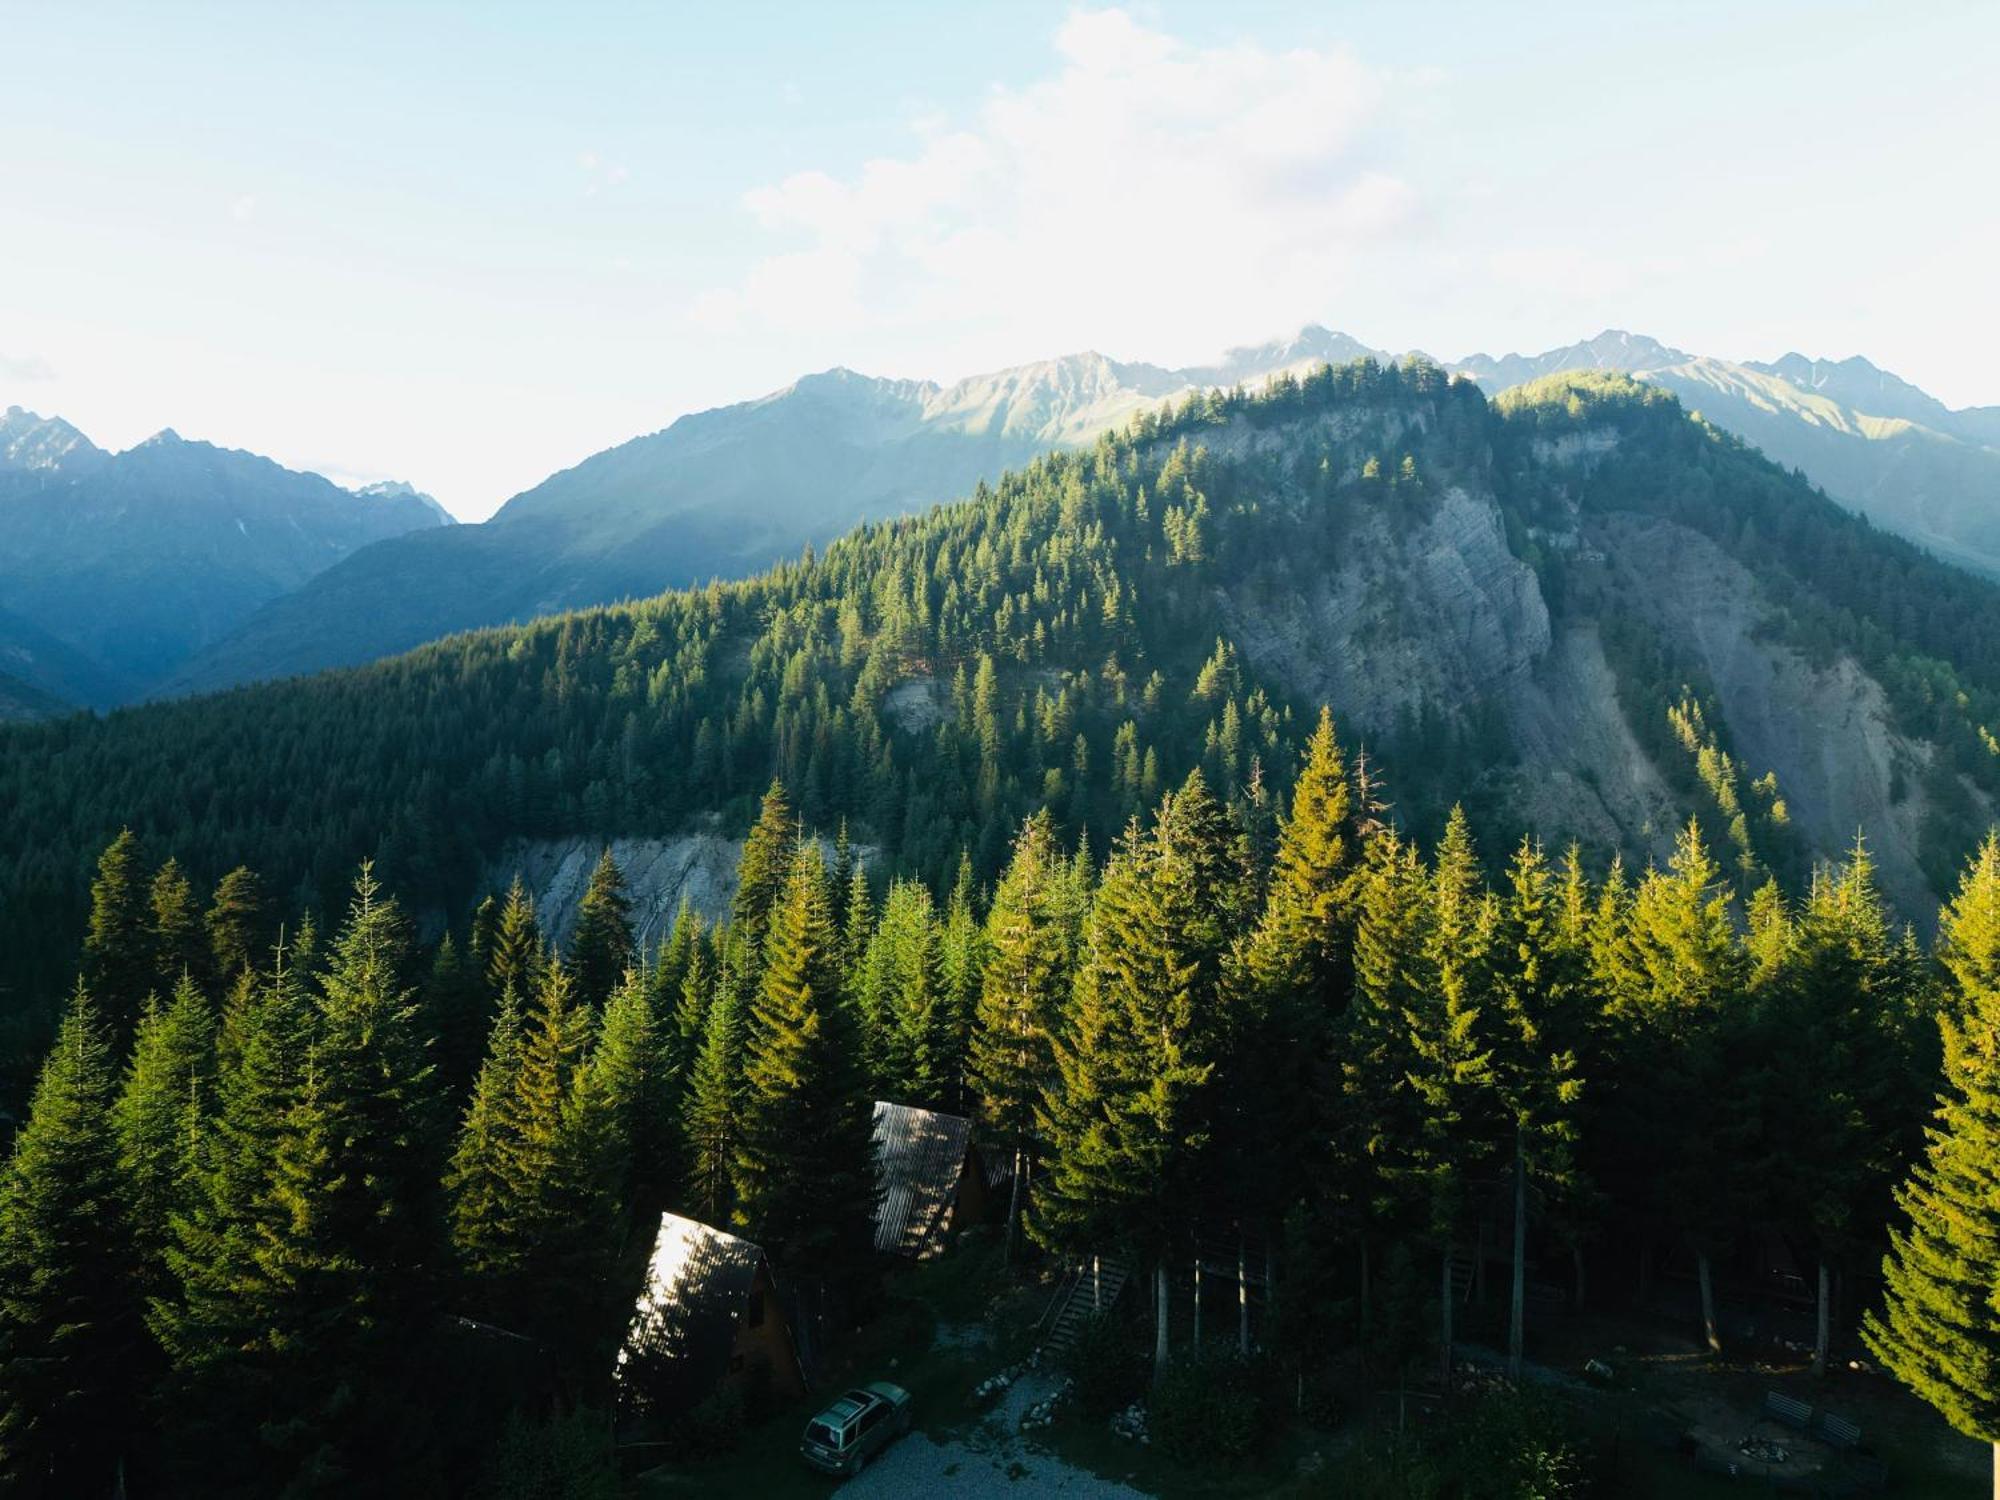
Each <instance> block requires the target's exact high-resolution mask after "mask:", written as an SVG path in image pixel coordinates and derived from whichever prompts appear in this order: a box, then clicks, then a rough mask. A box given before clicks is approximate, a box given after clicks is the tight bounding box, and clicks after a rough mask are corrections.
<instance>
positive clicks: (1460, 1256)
mask: <svg viewBox="0 0 2000 1500" xmlns="http://www.w3.org/2000/svg"><path fill="white" fill-rule="evenodd" d="M1431 1264H1432V1265H1436V1264H1437V1262H1436V1261H1432V1262H1431ZM1478 1267H1479V1262H1478V1260H1477V1259H1476V1258H1475V1257H1474V1255H1473V1252H1472V1251H1470V1250H1464V1249H1460V1248H1458V1247H1456V1246H1454V1247H1453V1249H1452V1252H1451V1295H1452V1297H1453V1298H1454V1299H1455V1300H1456V1301H1457V1302H1458V1303H1459V1304H1460V1305H1462V1306H1463V1305H1469V1304H1470V1303H1471V1301H1472V1284H1473V1282H1474V1281H1475V1280H1476V1279H1477V1277H1478Z"/></svg>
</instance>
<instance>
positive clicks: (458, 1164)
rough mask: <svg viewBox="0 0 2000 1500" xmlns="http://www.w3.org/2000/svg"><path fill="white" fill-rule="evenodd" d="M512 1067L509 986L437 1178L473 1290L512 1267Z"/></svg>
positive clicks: (514, 1026)
mask: <svg viewBox="0 0 2000 1500" xmlns="http://www.w3.org/2000/svg"><path fill="white" fill-rule="evenodd" d="M520 1071H521V1002H520V999H519V997H517V996H516V995H515V993H514V987H513V986H512V985H509V986H508V987H507V988H506V989H505V990H504V991H502V992H501V996H500V1008H499V1010H498V1012H497V1013H496V1014H495V1015H494V1017H493V1025H492V1028H491V1029H490V1031H489V1033H488V1036H487V1041H486V1056H485V1058H484V1060H483V1061H481V1063H480V1065H479V1072H478V1074H477V1076H476V1077H475V1078H474V1079H473V1084H472V1097H471V1099H470V1100H469V1102H468V1103H467V1104H466V1107H465V1115H464V1118H463V1119H462V1120H461V1121H460V1123H459V1130H458V1143H457V1145H456V1147H455V1148H454V1149H453V1151H452V1157H451V1166H450V1169H449V1170H448V1171H447V1173H446V1174H445V1181H444V1188H445V1195H446V1198H447V1199H448V1201H449V1205H450V1215H451V1241H452V1249H453V1251H454V1252H455V1254H456V1256H457V1258H458V1261H459V1264H460V1266H461V1267H462V1268H464V1270H465V1271H466V1272H467V1274H468V1275H469V1276H470V1277H471V1278H472V1280H473V1281H474V1284H475V1287H477V1285H478V1283H479V1282H480V1281H481V1280H483V1279H485V1278H488V1277H491V1276H493V1275H494V1274H495V1273H496V1271H498V1270H499V1269H500V1268H502V1267H503V1266H504V1267H506V1268H508V1269H511V1268H512V1261H511V1259H510V1256H511V1254H512V1251H513V1247H514V1238H515V1236H514V1225H513V1223H512V1215H513V1208H514V1205H513V1201H512V1196H511V1192H510V1187H511V1183H512V1177H511V1172H510V1169H511V1167H512V1164H513V1160H514V1154H515V1141H516V1136H517V1131H518V1122H517V1120H516V1116H515V1093H516V1086H517V1082H518V1079H519V1077H520ZM475 1295H477V1292H476V1291H475Z"/></svg>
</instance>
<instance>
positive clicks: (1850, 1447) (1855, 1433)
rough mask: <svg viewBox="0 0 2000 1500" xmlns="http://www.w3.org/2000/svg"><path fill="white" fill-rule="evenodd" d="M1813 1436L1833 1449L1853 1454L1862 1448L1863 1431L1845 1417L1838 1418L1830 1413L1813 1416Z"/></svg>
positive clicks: (1818, 1413) (1817, 1413)
mask: <svg viewBox="0 0 2000 1500" xmlns="http://www.w3.org/2000/svg"><path fill="white" fill-rule="evenodd" d="M1812 1435H1813V1436H1814V1437H1816V1438H1818V1439H1819V1440H1820V1441H1821V1442H1823V1443H1826V1444H1828V1445H1829V1446H1831V1447H1835V1448H1841V1449H1844V1450H1846V1451H1847V1452H1849V1453H1852V1452H1853V1451H1854V1450H1855V1449H1856V1448H1859V1447H1860V1446H1861V1429H1860V1428H1859V1427H1856V1426H1855V1425H1854V1424H1853V1423H1852V1422H1850V1421H1848V1420H1847V1419H1846V1418H1845V1417H1836V1416H1835V1415H1834V1414H1833V1413H1832V1412H1830V1411H1823V1412H1816V1413H1815V1414H1814V1415H1813V1422H1812Z"/></svg>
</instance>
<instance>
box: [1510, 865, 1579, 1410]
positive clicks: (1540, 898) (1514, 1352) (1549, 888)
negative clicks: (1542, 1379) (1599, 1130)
mask: <svg viewBox="0 0 2000 1500" xmlns="http://www.w3.org/2000/svg"><path fill="white" fill-rule="evenodd" d="M1580 896H1581V892H1580V890H1578V891H1577V892H1575V893H1574V894H1573V895H1572V898H1571V899H1572V902H1573V903H1577V904H1580ZM1560 900H1561V897H1560V894H1559V892H1558V889H1557V885H1556V879H1555V877H1554V875H1553V874H1552V872H1551V871H1550V870H1549V867H1548V863H1547V861H1546V860H1545V859H1544V858H1543V855H1542V851H1541V847H1540V846H1539V845H1537V844H1535V843H1533V842H1532V841H1530V840H1528V839H1525V838H1524V839H1523V840H1522V841H1521V843H1520V846H1519V847H1518V848H1517V849H1516V850H1515V851H1514V859H1513V862H1512V863H1511V864H1510V865H1509V866H1508V869H1507V889H1506V892H1505V895H1504V897H1503V899H1502V904H1501V907H1500V912H1499V930H1498V932H1497V934H1496V940H1495V942H1494V944H1493V948H1492V960H1491V964H1492V969H1491V974H1492V985H1493V998H1494V1001H1495V1005H1496V1009H1497V1012H1498V1014H1497V1017H1496V1020H1497V1022H1498V1025H1497V1027H1496V1031H1497V1035H1496V1037H1495V1044H1494V1053H1493V1079H1494V1086H1495V1088H1496V1090H1497V1091H1498V1094H1499V1099H1500V1105H1501V1108H1502V1110H1503V1111H1504V1121H1503V1123H1504V1125H1505V1126H1506V1127H1507V1129H1508V1131H1509V1134H1510V1136H1511V1140H1510V1145H1511V1147H1512V1151H1513V1215H1512V1220H1513V1255H1512V1277H1511V1286H1510V1292H1509V1297H1508V1321H1507V1368H1508V1375H1509V1378H1510V1379H1514V1380H1519V1379H1520V1378H1521V1365H1522V1358H1523V1351H1524V1348H1525V1341H1526V1318H1527V1234H1528V1214H1529V1208H1530V1196H1529V1195H1530V1190H1531V1189H1533V1191H1534V1193H1535V1195H1536V1196H1537V1197H1546V1196H1549V1195H1553V1194H1557V1193H1560V1192H1561V1191H1562V1190H1563V1189H1564V1188H1566V1187H1568V1186H1569V1185H1570V1184H1571V1180H1572V1176H1573V1173H1574V1171H1575V1165H1574V1158H1575V1146H1576V1140H1577V1111H1578V1106H1579V1104H1580V1101H1581V1099H1582V1095H1583V1089H1584V1081H1583V1079H1582V1078H1581V1076H1580V1075H1579V1072H1578V1067H1579V1061H1578V1059H1579V1052H1580V1050H1581V1043H1582V1037H1583V1034H1584V1031H1585V1029H1586V1027H1587V1024H1588V1022H1587V1016H1588V1012H1589V1010H1590V1007H1591V1002H1592V996H1591V993H1590V987H1589V969H1588V965H1587V962H1586V960H1585V955H1584V953H1583V950H1582V948H1581V946H1580V945H1579V944H1578V943H1577V941H1576V940H1575V934H1576V933H1577V931H1578V928H1577V926H1576V922H1575V919H1574V918H1572V920H1571V921H1570V922H1569V923H1565V921H1564V916H1563V910H1562V907H1561V905H1560V904H1559V903H1560Z"/></svg>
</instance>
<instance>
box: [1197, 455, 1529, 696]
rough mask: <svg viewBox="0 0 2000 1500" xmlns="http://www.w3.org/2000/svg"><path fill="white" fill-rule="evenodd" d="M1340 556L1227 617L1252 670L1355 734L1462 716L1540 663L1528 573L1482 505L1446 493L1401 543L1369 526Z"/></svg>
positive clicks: (1492, 511) (1378, 521) (1496, 516)
mask: <svg viewBox="0 0 2000 1500" xmlns="http://www.w3.org/2000/svg"><path fill="white" fill-rule="evenodd" d="M1346 557H1347V561H1346V562H1344V563H1343V564H1342V566H1341V567H1340V569H1339V571H1337V572H1335V573H1333V574H1331V575H1329V576H1328V577H1326V578H1325V579H1323V580H1322V581H1321V582H1320V584H1319V585H1318V586H1317V587H1315V588H1314V589H1312V590H1311V591H1309V592H1307V593H1305V594H1302V595H1297V596H1294V597H1292V598H1289V599H1282V600H1272V601H1260V603H1259V604H1258V605H1257V606H1256V607H1255V608H1254V609H1250V608H1239V607H1237V606H1236V604H1235V601H1225V610H1226V612H1227V613H1228V615H1229V617H1230V624H1231V627H1232V631H1233V633H1234V635H1235V638H1236V640H1237V643H1238V645H1239V646H1240V647H1241V649H1242V650H1243V651H1244V653H1245V654H1246V655H1247V656H1248V657H1249V659H1250V660H1251V661H1252V662H1254V663H1255V664H1256V665H1257V666H1258V667H1259V668H1261V669H1264V670H1267V671H1271V672H1274V673H1276V674H1277V675H1278V676H1280V677H1281V678H1283V679H1284V680H1285V681H1286V682H1287V683H1289V684H1290V685H1291V686H1292V687H1293V688H1294V689H1295V690H1297V691H1298V692H1300V693H1302V694H1304V695H1305V696H1307V697H1308V698H1309V699H1313V700H1316V701H1320V702H1326V703H1331V704H1334V705H1335V706H1336V711H1337V712H1339V713H1340V714H1341V716H1342V718H1343V719H1344V720H1345V721H1346V722H1348V723H1350V724H1352V725H1353V726H1355V728H1357V729H1359V730H1361V731H1364V732H1368V733H1379V732H1381V731H1384V730H1386V729H1388V728H1389V727H1390V726H1392V725H1393V724H1394V723H1395V722H1396V719H1397V717H1398V715H1400V714H1401V713H1403V712H1404V711H1406V710H1411V711H1414V710H1417V709H1420V708H1423V707H1425V706H1427V705H1428V706H1432V707H1438V708H1442V709H1445V710H1447V711H1455V710H1463V709H1466V708H1469V707H1471V706H1472V705H1473V704H1474V703H1477V702H1479V701H1480V700H1481V699H1482V698H1485V697H1489V696H1491V695H1493V694H1495V693H1496V692H1504V691H1506V690H1507V689H1508V687H1509V685H1510V684H1517V683H1519V682H1522V681H1524V680H1525V679H1526V678H1527V677H1528V676H1529V675H1530V674H1531V673H1532V672H1533V670H1534V668H1535V665H1536V664H1537V663H1538V662H1539V661H1540V660H1541V659H1542V658H1543V657H1544V656H1545V655H1546V654H1547V653H1548V650H1549V645H1550V639H1551V636H1550V626H1549V611H1548V605H1547V603H1546V602H1545V601H1544V600H1543V598H1542V592H1541V588H1540V586H1539V584H1538V583H1537V582H1536V580H1535V574H1534V570H1533V569H1531V568H1530V567H1529V566H1528V565H1527V564H1526V563H1524V562H1522V561H1521V560H1520V559H1519V558H1517V557H1515V556H1514V554H1513V553H1512V552H1510V551H1508V550H1507V537H1506V532H1505V529H1504V527H1503V524H1502V522H1501V518H1500V511H1499V508H1498V506H1496V505H1495V504H1494V503H1493V501H1492V500H1491V498H1490V497H1486V496H1480V495H1475V494H1473V493H1471V492H1469V491H1467V490H1465V489H1462V488H1458V487H1453V488H1452V489H1450V490H1447V491H1446V492H1445V494H1444V495H1443V496H1442V497H1441V498H1440V499H1439V500H1438V501H1437V502H1436V503H1435V509H1434V511H1433V513H1432V514H1431V515H1430V517H1429V518H1428V519H1426V520H1425V521H1424V522H1423V523H1422V524H1421V525H1420V526H1418V527H1416V528H1415V529H1414V530H1412V531H1409V532H1407V533H1403V534H1400V535H1399V534H1398V533H1397V529H1396V525H1395V523H1394V522H1392V521H1390V520H1387V519H1384V518H1382V517H1377V516H1371V517H1369V518H1368V519H1367V520H1366V521H1365V522H1364V523H1363V524H1362V525H1361V526H1360V527H1358V528H1357V530H1356V534H1355V536H1354V537H1353V539H1352V541H1351V544H1350V545H1349V546H1348V547H1347V549H1346Z"/></svg>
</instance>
